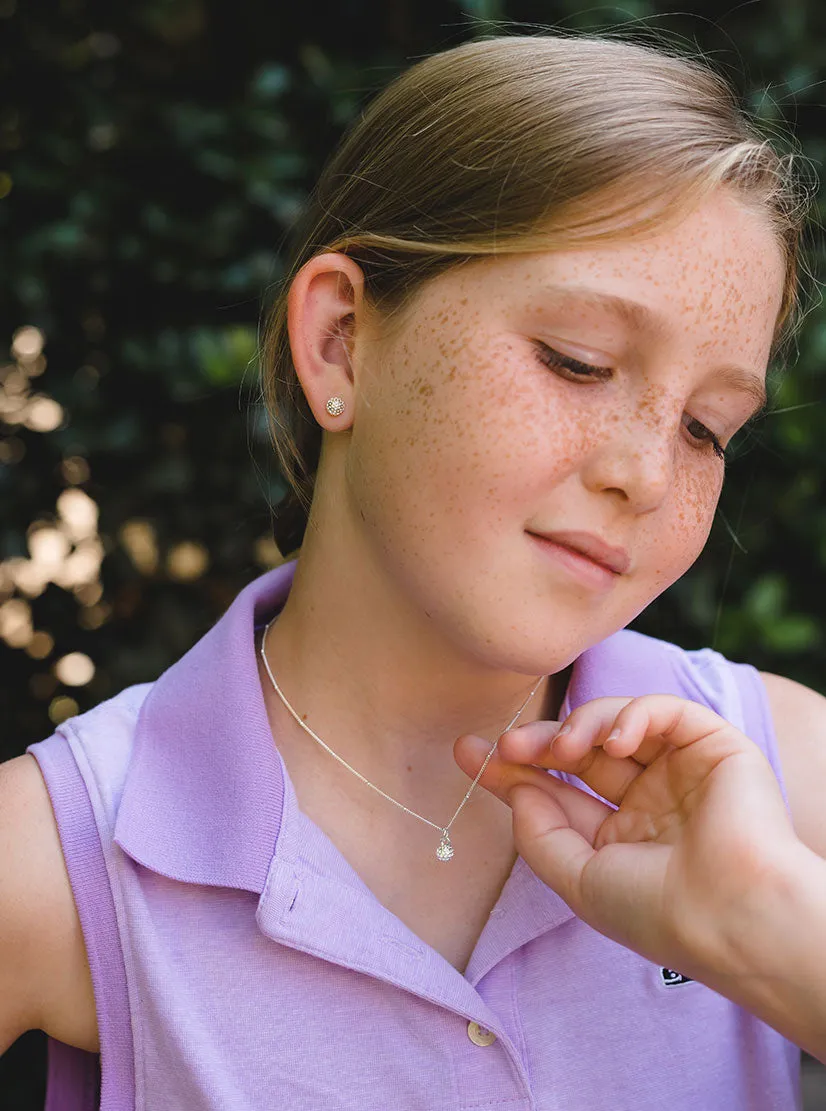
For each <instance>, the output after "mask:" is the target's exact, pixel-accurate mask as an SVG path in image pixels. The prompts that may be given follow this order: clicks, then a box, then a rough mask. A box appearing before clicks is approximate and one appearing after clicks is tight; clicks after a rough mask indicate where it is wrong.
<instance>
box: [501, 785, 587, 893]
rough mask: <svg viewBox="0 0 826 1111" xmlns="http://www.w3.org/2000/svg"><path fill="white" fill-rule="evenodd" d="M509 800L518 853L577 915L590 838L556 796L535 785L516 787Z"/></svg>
mask: <svg viewBox="0 0 826 1111" xmlns="http://www.w3.org/2000/svg"><path fill="white" fill-rule="evenodd" d="M551 778H553V777H551ZM562 786H567V785H566V784H562ZM574 790H575V788H574ZM578 793H580V794H581V793H582V792H578ZM587 797H589V798H590V796H587ZM511 801H512V806H513V834H514V844H515V846H516V848H517V851H518V852H519V855H520V856H521V857H523V859H524V860H525V863H526V864H527V865H528V867H529V868H531V870H532V871H534V872H535V873H536V874H537V875H538V876H539V878H540V879H541V880H542V881H543V882H544V883H546V884H547V885H548V887H550V888H552V889H553V890H554V891H555V892H556V893H557V895H559V896H560V897H561V898H563V899H564V900H565V902H566V903H567V904H568V906H569V907H570V908H571V910H573V912H574V913H575V914H578V913H579V912H580V909H581V904H582V896H581V892H582V876H583V872H584V870H585V866H586V865H587V864H588V863H589V861H590V860H591V859H592V858H593V856H594V855H595V852H594V849H593V845H592V842H593V838H588V837H584V836H583V835H582V833H580V832H579V831H578V830H577V829H576V828H573V827H572V825H571V823H570V821H569V820H568V816H567V814H566V812H565V809H564V808H563V806H562V805H561V802H560V800H559V799H557V798H554V797H552V796H551V795H549V794H546V793H545V792H544V791H539V790H537V789H536V787H533V786H530V785H524V784H523V785H520V786H518V787H516V788H515V789H514V790H513V792H512V794H511Z"/></svg>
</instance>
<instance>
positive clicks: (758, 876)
mask: <svg viewBox="0 0 826 1111" xmlns="http://www.w3.org/2000/svg"><path fill="white" fill-rule="evenodd" d="M564 724H565V725H567V726H569V727H570V731H569V732H567V733H563V734H562V735H559V734H560V728H561V723H557V722H552V721H538V722H532V723H530V724H528V725H523V726H520V727H519V728H517V729H514V730H511V731H510V732H509V733H505V734H503V735H502V737H501V738H500V740H499V744H498V746H497V750H496V752H494V755H493V756H492V757H491V760H490V762H489V764H488V766H487V768H486V769H485V773H484V775H483V777H482V778H481V779H480V781H479V782H480V784H481V785H483V786H485V787H486V788H487V789H488V790H490V791H491V792H493V793H494V794H495V795H497V796H498V797H499V798H500V799H502V800H503V801H504V802H506V803H508V804H509V805H510V806H511V807H512V809H513V831H514V841H515V846H516V849H517V851H518V852H519V853H520V855H521V856H522V857H523V858H524V859H525V861H526V863H527V864H528V865H529V866H530V867H531V868H532V869H533V871H534V872H536V874H537V875H538V876H539V877H540V879H542V880H543V881H544V882H545V883H546V884H548V886H549V887H551V888H553V890H554V891H556V892H557V893H558V894H559V895H560V896H561V897H562V898H563V899H564V900H565V901H566V902H567V903H568V905H569V906H570V907H571V909H572V910H573V911H574V913H575V914H577V915H578V916H579V917H580V918H581V919H582V920H583V921H584V922H587V923H588V924H589V925H590V926H592V927H593V928H594V929H596V930H599V931H600V933H603V934H605V935H606V936H608V937H610V938H612V939H614V940H615V941H618V942H619V943H620V944H622V945H625V946H627V947H628V948H631V949H634V950H635V951H636V952H638V953H640V954H642V955H643V956H645V957H647V958H648V959H650V960H652V961H655V962H657V963H659V964H662V965H664V966H666V967H669V968H674V969H676V970H678V971H680V972H682V973H683V974H684V975H687V976H690V977H692V978H693V979H699V980H703V981H704V982H706V983H710V986H715V983H714V981H717V980H719V981H722V980H723V979H725V980H726V981H727V982H728V980H729V977H730V976H731V975H732V974H736V971H737V970H736V968H733V967H732V963H733V962H735V961H736V953H737V941H738V938H739V937H740V936H741V932H742V931H743V930H748V925H749V920H750V912H751V909H752V908H753V904H754V901H755V900H758V899H762V900H765V898H766V892H767V890H768V891H769V892H773V891H774V890H775V888H774V887H772V880H773V878H774V877H775V876H778V877H782V875H783V872H784V870H785V869H786V867H787V866H788V862H789V861H790V860H792V859H794V856H795V853H796V851H797V849H798V848H799V846H800V842H799V841H798V840H797V837H796V835H795V833H794V829H793V826H792V824H791V820H790V818H789V815H788V812H787V810H786V807H785V804H784V802H783V797H782V795H781V793H780V788H779V786H778V783H777V780H776V778H775V776H774V773H773V771H772V769H771V766H770V764H769V763H768V761H767V760H766V758H765V756H764V755H763V754H762V752H761V751H760V749H759V748H758V747H757V745H756V744H754V742H753V741H751V740H749V738H748V737H746V736H745V735H744V734H743V733H741V732H740V731H739V730H738V729H735V728H734V726H733V725H731V724H730V723H729V722H727V721H725V720H724V719H723V718H721V717H719V716H718V715H717V714H715V713H714V712H713V711H712V710H710V709H708V708H707V707H706V706H702V705H700V704H699V703H696V702H691V701H688V700H686V699H683V698H678V697H676V696H674V695H662V694H651V695H644V696H642V697H639V698H633V699H628V698H597V699H594V700H593V701H591V702H587V703H585V704H584V705H582V706H580V707H578V708H577V709H576V710H574V711H573V712H572V713H571V714H570V715H569V717H568V718H567V720H566V722H565V723H564ZM615 730H619V736H618V737H616V739H609V737H610V735H611V734H612V733H613V732H614V731H615ZM489 750H490V742H489V741H483V740H482V738H480V737H475V736H473V735H470V734H468V735H465V736H463V737H460V738H459V739H458V740H457V742H456V744H455V746H454V755H455V758H456V761H457V763H458V764H459V766H460V767H461V768H462V770H463V771H464V772H465V773H466V774H467V775H469V776H471V777H472V778H473V777H475V776H476V774H477V773H478V771H479V768H480V767H481V765H482V761H483V760H484V757H485V756H486V755H487V753H488V751H489ZM548 769H555V770H561V771H565V772H570V773H573V774H574V775H576V776H577V777H578V778H579V779H581V780H582V781H583V782H584V783H586V784H587V785H588V786H589V787H590V788H591V789H592V790H594V791H595V792H597V794H599V795H600V796H601V797H602V798H604V799H606V800H608V802H610V803H613V804H615V806H616V807H617V809H616V810H615V809H613V807H611V806H608V805H606V804H605V803H603V802H601V801H599V800H598V799H595V798H593V797H592V796H591V795H589V794H587V793H586V792H584V791H580V790H579V789H577V788H576V787H573V786H571V785H570V784H566V783H564V782H563V781H561V780H559V779H557V778H556V777H555V776H551V775H548V772H547V770H548ZM778 889H782V884H781V885H779V886H778ZM744 974H745V973H744Z"/></svg>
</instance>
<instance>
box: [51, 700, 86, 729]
mask: <svg viewBox="0 0 826 1111" xmlns="http://www.w3.org/2000/svg"><path fill="white" fill-rule="evenodd" d="M79 712H80V707H79V706H78V704H77V702H75V700H74V699H73V698H68V697H67V696H66V695H63V694H61V695H58V697H57V698H53V699H52V701H51V702H50V703H49V718H50V719H51V721H52V722H54V724H55V725H60V723H61V722H62V721H66V719H67V718H73V717H74V716H75V714H77V713H79Z"/></svg>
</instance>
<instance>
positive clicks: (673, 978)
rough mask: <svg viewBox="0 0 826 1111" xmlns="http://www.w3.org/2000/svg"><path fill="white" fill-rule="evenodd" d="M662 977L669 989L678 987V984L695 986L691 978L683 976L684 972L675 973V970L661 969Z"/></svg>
mask: <svg viewBox="0 0 826 1111" xmlns="http://www.w3.org/2000/svg"><path fill="white" fill-rule="evenodd" d="M660 975H661V976H662V978H663V983H664V984H665V986H666V987H667V988H673V987H676V985H677V984H693V983H694V981H693V980H692V979H691V977H690V976H683V974H682V972H675V971H674V969H673V968H661V969H660Z"/></svg>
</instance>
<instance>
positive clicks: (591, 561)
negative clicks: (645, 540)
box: [528, 531, 631, 586]
mask: <svg viewBox="0 0 826 1111" xmlns="http://www.w3.org/2000/svg"><path fill="white" fill-rule="evenodd" d="M528 535H529V536H532V537H534V539H536V540H539V541H542V542H543V547H544V548H545V549H546V551H548V552H550V553H551V554H554V555H556V556H557V557H558V558H559V559H560V560H561V561H563V562H565V565H566V566H567V567H568V568H569V569H570V570H574V571H578V572H579V573H580V575H582V574H586V575H587V577H588V579H589V580H590V581H591V582H592V584H593V585H597V586H609V585H611V583H613V582H614V581H615V580H616V579H617V578H618V577H619V576H620V575H623V574H625V573H626V572H627V571H628V569H629V567H630V566H631V560H630V558H629V556H628V553H627V552H626V551H625V550H624V549H623V548H615V547H614V546H613V545H611V544H608V543H606V542H605V541H604V540H601V539H600V537H598V536H594V535H593V534H592V533H588V532H574V531H562V532H545V533H543V532H532V531H529V532H528ZM566 556H568V557H570V558H568V559H566V558H565V557H566ZM595 575H596V576H597V577H596V578H594V576H595Z"/></svg>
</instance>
